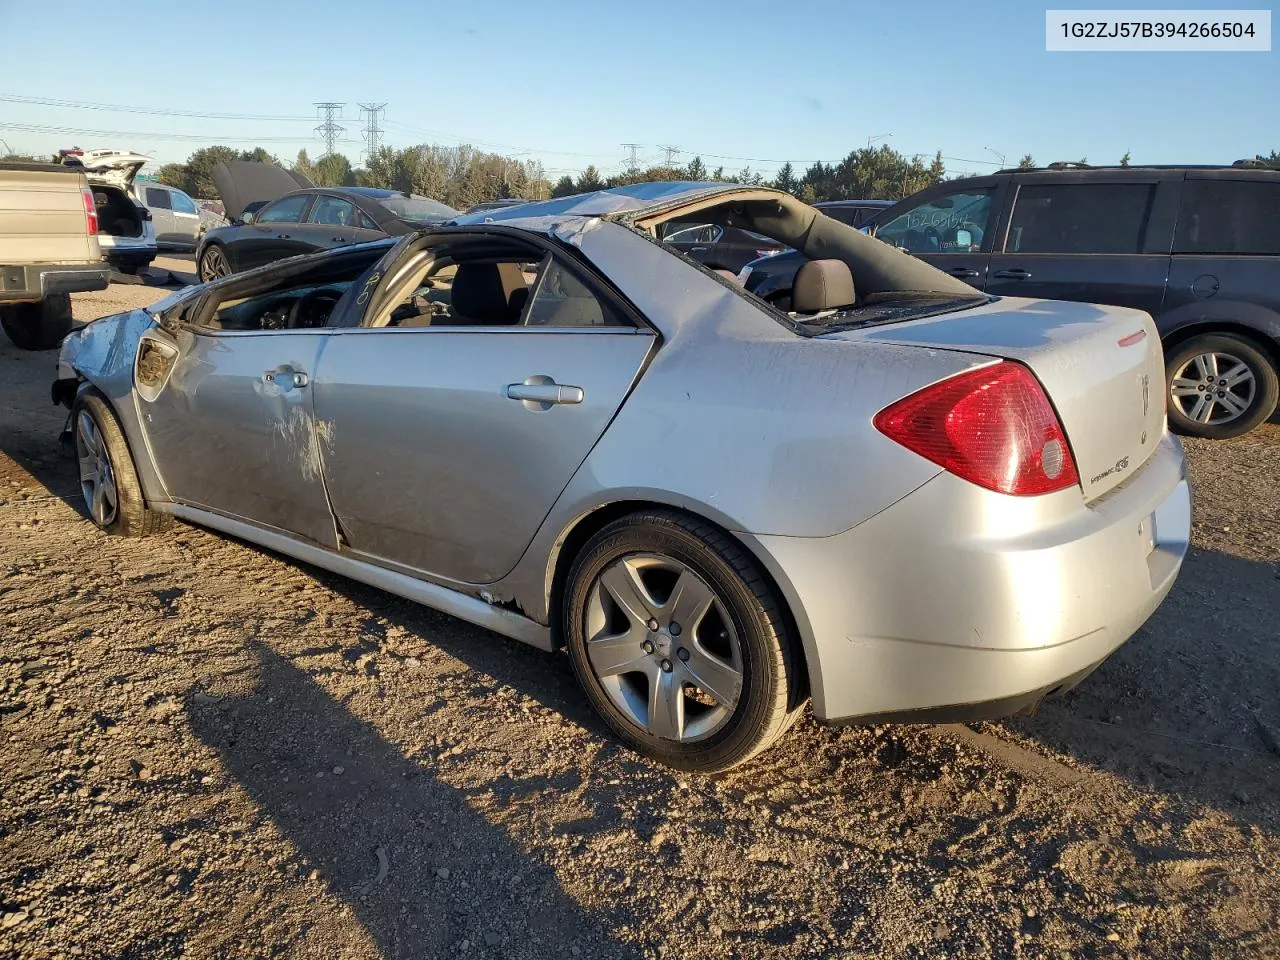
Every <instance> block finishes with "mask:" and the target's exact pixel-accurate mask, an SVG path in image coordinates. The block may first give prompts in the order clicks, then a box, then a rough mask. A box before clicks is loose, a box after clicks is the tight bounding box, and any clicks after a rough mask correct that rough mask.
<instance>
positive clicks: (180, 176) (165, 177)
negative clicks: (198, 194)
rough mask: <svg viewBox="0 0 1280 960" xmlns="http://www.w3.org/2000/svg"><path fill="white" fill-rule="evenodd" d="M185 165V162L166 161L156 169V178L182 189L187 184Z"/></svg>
mask: <svg viewBox="0 0 1280 960" xmlns="http://www.w3.org/2000/svg"><path fill="white" fill-rule="evenodd" d="M187 176H188V173H187V165H186V164H185V163H166V164H164V166H162V167H161V168H160V169H159V170H157V171H156V180H157V181H159V182H160V183H164V184H168V185H169V186H171V187H177V188H178V189H179V190H183V189H184V188H185V187H186V184H187Z"/></svg>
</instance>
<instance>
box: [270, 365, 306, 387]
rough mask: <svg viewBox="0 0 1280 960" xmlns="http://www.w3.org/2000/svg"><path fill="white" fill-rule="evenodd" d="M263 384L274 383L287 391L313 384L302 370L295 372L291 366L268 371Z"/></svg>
mask: <svg viewBox="0 0 1280 960" xmlns="http://www.w3.org/2000/svg"><path fill="white" fill-rule="evenodd" d="M262 382H263V383H274V384H275V385H276V386H278V387H281V388H283V389H285V390H289V389H292V388H293V387H297V388H299V389H301V388H302V387H305V386H306V385H307V384H309V383H310V382H311V378H310V377H308V376H307V375H306V373H305V372H303V371H302V370H295V369H293V367H290V366H282V367H279V368H278V369H275V370H268V371H266V372H265V373H263V375H262Z"/></svg>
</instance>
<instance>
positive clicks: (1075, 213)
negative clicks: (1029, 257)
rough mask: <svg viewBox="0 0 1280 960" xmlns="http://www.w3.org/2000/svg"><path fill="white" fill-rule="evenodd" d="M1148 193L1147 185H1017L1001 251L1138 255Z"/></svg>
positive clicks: (1151, 192)
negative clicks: (1006, 235) (1007, 233)
mask: <svg viewBox="0 0 1280 960" xmlns="http://www.w3.org/2000/svg"><path fill="white" fill-rule="evenodd" d="M1154 193H1155V185H1154V184H1150V183H1036V184H1028V185H1026V186H1023V187H1020V188H1019V189H1018V197H1017V199H1016V200H1015V201H1014V204H1013V215H1012V216H1011V217H1010V220H1009V235H1008V237H1006V238H1005V247H1004V249H1005V253H1138V252H1140V251H1141V250H1142V235H1143V233H1144V232H1145V230H1146V226H1147V214H1148V212H1149V211H1150V209H1151V198H1152V196H1153V195H1154Z"/></svg>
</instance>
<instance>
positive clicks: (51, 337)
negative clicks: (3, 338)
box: [0, 293, 72, 350]
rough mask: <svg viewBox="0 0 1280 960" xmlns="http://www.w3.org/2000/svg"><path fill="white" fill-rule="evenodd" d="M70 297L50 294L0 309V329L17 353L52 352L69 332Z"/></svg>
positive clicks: (62, 294)
mask: <svg viewBox="0 0 1280 960" xmlns="http://www.w3.org/2000/svg"><path fill="white" fill-rule="evenodd" d="M71 324H72V319H71V297H69V296H68V295H67V294H65V293H54V294H50V295H49V296H47V297H45V298H44V299H43V300H41V301H40V302H39V303H14V304H5V305H2V306H0V326H3V327H4V332H5V333H6V334H8V335H9V339H10V340H12V341H13V345H14V346H15V347H17V348H18V349H20V350H52V349H53V348H54V347H56V346H57V345H58V344H60V343H61V342H62V338H63V337H65V336H66V335H67V334H68V333H69V332H70V331H71Z"/></svg>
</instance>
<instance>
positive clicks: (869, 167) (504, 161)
mask: <svg viewBox="0 0 1280 960" xmlns="http://www.w3.org/2000/svg"><path fill="white" fill-rule="evenodd" d="M0 159H12V160H34V159H37V158H35V157H30V156H26V155H21V154H9V155H7V156H5V157H3V158H0ZM55 159H56V158H55ZM1257 159H1258V160H1259V161H1261V162H1262V163H1264V164H1266V165H1267V166H1270V167H1273V168H1275V169H1280V152H1277V151H1275V150H1273V151H1271V152H1270V154H1269V155H1263V154H1258V155H1257ZM228 160H258V161H261V162H264V163H274V164H277V165H284V164H281V161H280V158H279V157H277V156H275V155H274V154H272V153H270V152H269V151H267V150H265V149H263V148H262V147H255V148H253V149H252V150H237V149H235V148H234V147H228V146H221V145H219V146H211V147H203V148H201V149H199V150H196V151H195V152H194V153H192V154H191V155H190V156H189V157H188V158H187V160H186V162H185V163H166V164H164V165H163V166H162V167H161V168H160V170H159V172H158V173H157V174H156V177H155V178H156V179H157V180H159V181H160V182H161V183H166V184H169V185H170V186H174V187H178V188H179V189H181V190H184V191H185V192H187V193H188V194H190V195H191V196H193V197H198V198H201V199H211V198H214V197H217V195H218V194H217V187H216V186H215V185H214V182H213V169H214V167H216V166H217V165H218V164H219V163H222V162H224V161H228ZM1079 162H1081V163H1086V162H1087V159H1086V158H1083V157H1082V158H1081V159H1080V161H1079ZM1129 164H1130V155H1129V152H1128V151H1127V150H1126V151H1125V153H1124V156H1122V157H1121V158H1120V165H1121V166H1128V165H1129ZM1035 165H1036V164H1035V160H1034V159H1033V158H1032V156H1031V155H1030V154H1026V155H1024V156H1023V157H1022V158H1021V159H1020V160H1019V161H1018V163H1017V166H1018V167H1019V168H1021V169H1029V168H1031V167H1034V166H1035ZM289 166H292V167H293V169H295V170H297V171H299V172H301V173H303V174H305V175H306V176H307V177H308V178H309V179H310V180H311V181H312V182H313V183H315V184H317V185H318V186H331V187H336V186H366V187H384V188H387V189H392V190H401V191H404V192H406V193H416V194H419V195H422V196H427V197H431V198H433V199H436V200H440V201H441V202H443V203H447V204H449V205H450V206H451V207H455V208H457V209H460V210H465V209H466V208H467V207H469V206H471V205H472V204H475V203H481V202H485V201H489V200H498V199H503V198H507V197H516V198H520V199H528V200H537V199H543V198H546V197H548V196H550V197H561V196H568V195H570V194H574V193H585V192H587V191H590V190H601V189H605V188H608V187H617V186H622V185H624V184H628V183H642V182H651V181H657V180H716V181H725V182H730V183H743V184H748V185H752V186H763V187H773V188H776V189H778V190H785V191H787V192H788V193H791V194H794V195H795V196H797V197H799V198H800V199H801V200H804V201H806V202H808V203H816V202H819V201H822V200H863V199H866V200H880V199H882V200H895V199H898V198H900V197H906V196H910V195H911V194H913V193H915V192H916V191H918V190H922V189H924V188H925V187H928V186H932V185H933V184H935V183H938V182H940V181H942V180H945V179H947V178H948V171H947V169H946V165H945V164H944V162H943V158H942V152H941V151H938V152H937V153H935V154H934V156H933V157H932V158H931V159H928V160H926V159H925V158H923V157H920V156H910V157H908V156H906V155H904V154H902V153H900V152H898V151H897V150H894V149H893V148H892V147H890V146H888V145H887V144H882V145H880V146H878V147H860V148H858V149H855V150H852V151H850V152H849V154H848V155H847V156H846V157H845V158H844V159H843V160H841V161H839V162H838V163H822V162H821V161H817V162H814V163H812V164H810V165H809V166H808V167H806V168H805V169H804V170H803V171H801V170H798V169H796V168H795V167H794V166H793V165H792V164H791V163H785V164H783V165H782V166H781V167H780V168H779V169H778V170H777V172H776V173H775V175H774V176H773V177H766V176H764V175H763V174H762V173H760V172H759V171H756V170H752V169H751V168H750V167H749V166H748V167H744V168H743V169H741V170H738V171H737V172H736V173H731V172H729V171H726V169H725V168H724V167H723V166H717V167H715V168H709V167H708V166H707V165H706V164H705V163H704V162H703V160H702V158H701V157H694V158H693V159H692V160H691V161H690V162H689V163H687V164H683V165H678V166H667V165H655V166H650V167H647V168H643V169H642V168H639V167H636V168H631V169H627V170H624V171H622V172H621V173H616V174H612V175H609V176H605V175H604V174H602V173H601V172H600V171H599V170H598V169H596V167H594V166H589V167H587V168H586V169H585V170H583V171H582V172H581V173H579V174H578V175H577V176H576V177H571V176H568V175H566V176H562V177H560V178H559V179H558V180H556V181H555V182H554V183H552V182H551V181H550V180H549V179H548V178H547V175H546V171H545V168H544V167H543V166H542V164H541V163H539V162H538V161H536V160H526V159H520V158H516V157H507V156H503V155H501V154H498V153H490V152H486V151H483V150H478V149H476V148H475V147H471V146H468V145H465V144H464V145H461V146H456V147H451V146H441V145H438V144H418V145H416V146H411V147H402V148H396V147H382V148H380V149H379V150H377V151H376V152H375V153H374V154H373V155H372V156H370V157H369V158H368V160H367V162H366V164H365V165H364V166H363V167H353V166H352V164H351V161H350V160H349V159H347V157H345V156H343V155H342V154H340V153H334V154H328V155H326V156H322V157H319V158H317V159H314V160H313V159H311V157H309V156H308V154H307V151H306V150H302V151H300V152H299V153H298V155H297V157H296V158H295V159H294V161H293V162H292V163H291V164H289Z"/></svg>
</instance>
